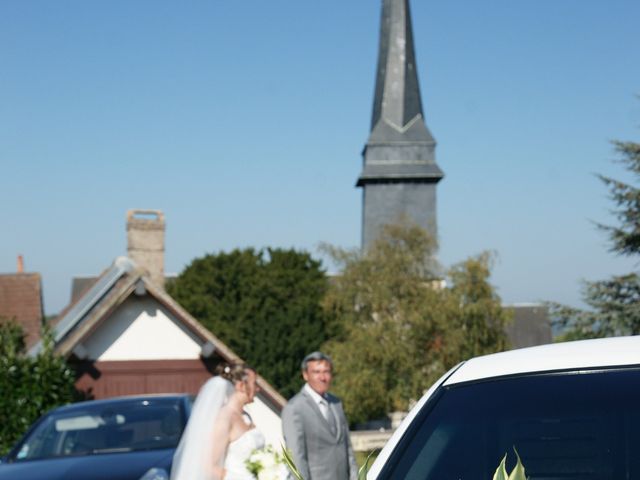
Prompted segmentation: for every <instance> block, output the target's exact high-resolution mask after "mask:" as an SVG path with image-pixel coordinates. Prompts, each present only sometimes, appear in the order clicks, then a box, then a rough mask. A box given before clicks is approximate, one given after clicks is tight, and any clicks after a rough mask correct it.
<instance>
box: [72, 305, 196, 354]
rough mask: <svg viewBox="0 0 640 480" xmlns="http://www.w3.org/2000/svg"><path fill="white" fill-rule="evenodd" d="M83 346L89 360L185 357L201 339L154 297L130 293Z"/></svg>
mask: <svg viewBox="0 0 640 480" xmlns="http://www.w3.org/2000/svg"><path fill="white" fill-rule="evenodd" d="M83 346H84V348H85V349H86V350H87V351H88V352H89V358H90V359H92V360H100V361H107V360H111V361H113V360H178V359H179V360H188V359H198V358H200V349H201V341H200V340H199V339H197V338H196V337H195V336H194V335H193V334H191V332H189V331H187V330H186V329H185V328H183V327H181V325H180V323H179V322H177V321H176V320H175V318H173V316H172V315H171V314H170V313H169V312H168V311H167V310H165V309H164V308H163V307H162V306H161V305H160V304H159V303H158V302H156V301H155V300H154V299H153V298H151V297H148V296H145V297H136V296H135V295H132V296H131V297H129V298H128V299H127V300H125V302H124V303H123V304H122V305H121V306H120V307H119V308H118V309H117V310H116V311H115V312H114V313H113V314H112V315H111V316H110V317H109V318H108V319H107V321H106V322H104V323H103V324H102V325H100V328H98V330H97V331H96V332H94V333H93V334H92V335H91V337H90V338H89V339H88V340H86V341H85V342H84V343H83Z"/></svg>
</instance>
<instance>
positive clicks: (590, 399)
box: [379, 369, 640, 480]
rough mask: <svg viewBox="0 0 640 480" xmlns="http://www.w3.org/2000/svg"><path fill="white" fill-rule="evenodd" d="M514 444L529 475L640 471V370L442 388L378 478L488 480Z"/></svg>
mask: <svg viewBox="0 0 640 480" xmlns="http://www.w3.org/2000/svg"><path fill="white" fill-rule="evenodd" d="M514 449H516V450H517V452H518V454H519V455H520V457H521V459H522V462H523V464H524V466H525V469H526V473H527V477H528V478H530V479H531V480H556V479H573V480H577V479H598V480H607V479H611V480H613V479H627V478H640V454H639V452H640V370H636V369H627V370H616V371H597V372H596V371H592V372H581V373H571V374H569V373H565V374H547V375H530V376H523V377H513V378H504V379H501V380H493V381H483V382H478V383H470V384H465V385H458V386H451V387H447V388H443V389H442V390H441V392H440V394H439V395H438V397H437V398H436V399H435V402H432V403H431V404H427V406H426V407H425V410H424V411H423V412H421V413H420V414H419V415H418V416H417V417H416V419H415V420H414V423H413V425H412V426H411V427H410V428H409V429H408V430H407V432H406V434H405V435H404V437H403V438H402V439H401V440H400V442H399V443H398V446H397V447H396V449H395V450H394V452H393V453H392V455H391V457H390V459H389V461H388V465H387V466H385V468H384V469H383V471H382V473H381V476H380V477H379V478H384V479H394V480H400V479H411V480H486V479H491V478H492V477H493V474H494V472H495V470H496V468H497V466H498V464H499V463H500V461H501V460H502V458H503V457H504V455H505V454H507V459H508V462H507V465H508V470H510V469H511V468H512V467H513V465H514V464H515V459H516V456H515V453H514Z"/></svg>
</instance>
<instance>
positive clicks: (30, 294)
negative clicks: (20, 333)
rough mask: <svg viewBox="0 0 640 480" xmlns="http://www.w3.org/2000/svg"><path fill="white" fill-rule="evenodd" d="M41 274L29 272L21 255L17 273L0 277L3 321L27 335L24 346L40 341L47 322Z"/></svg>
mask: <svg viewBox="0 0 640 480" xmlns="http://www.w3.org/2000/svg"><path fill="white" fill-rule="evenodd" d="M43 310H44V309H43V305H42V282H41V278H40V274H39V273H26V272H25V271H24V260H23V258H22V255H19V256H18V268H17V272H16V273H8V274H0V318H3V319H7V320H15V321H16V323H18V324H20V325H21V326H22V328H23V329H24V332H25V345H26V347H27V348H30V347H31V346H33V345H34V344H35V343H36V342H37V341H38V340H40V330H41V329H42V324H43V320H44V313H43Z"/></svg>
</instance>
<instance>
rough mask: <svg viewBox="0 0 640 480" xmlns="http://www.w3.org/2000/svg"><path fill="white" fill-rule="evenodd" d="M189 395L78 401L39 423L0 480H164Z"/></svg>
mask: <svg viewBox="0 0 640 480" xmlns="http://www.w3.org/2000/svg"><path fill="white" fill-rule="evenodd" d="M191 403H192V397H190V396H189V395H147V396H135V397H120V398H111V399H105V400H94V401H88V402H79V403H75V404H72V405H67V406H64V407H59V408H56V409H54V410H52V411H50V412H49V413H47V414H45V415H43V416H42V417H40V419H38V420H37V421H36V422H35V423H34V424H33V426H32V427H31V428H30V429H29V431H28V432H27V433H26V434H25V436H24V437H23V438H22V440H20V441H19V442H18V443H17V444H16V445H15V446H14V447H13V448H12V449H11V451H9V453H8V454H7V455H6V456H5V457H3V458H2V459H1V461H0V480H9V479H11V480H17V479H20V480H63V479H64V480H168V478H169V473H170V470H171V462H172V460H173V454H174V452H175V449H176V447H177V446H178V442H179V440H180V436H181V435H182V431H183V430H184V427H185V425H186V423H187V418H188V417H189V413H190V411H191Z"/></svg>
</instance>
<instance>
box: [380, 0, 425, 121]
mask: <svg viewBox="0 0 640 480" xmlns="http://www.w3.org/2000/svg"><path fill="white" fill-rule="evenodd" d="M422 116H423V115H422V100H421V98H420V86H419V84H418V73H417V72H416V59H415V52H414V48H413V33H412V31H411V13H410V11H409V4H408V1H407V0H399V1H396V0H385V1H383V2H382V21H381V25H380V51H379V56H378V70H377V78H376V92H375V98H374V101H373V116H372V119H371V129H372V130H373V129H374V127H375V126H376V124H377V123H378V122H379V121H380V119H381V118H382V119H384V121H386V122H388V123H390V124H391V125H392V126H394V127H396V129H402V128H404V127H405V126H406V125H407V124H408V123H409V122H411V121H413V120H414V119H416V117H420V118H421V117H422Z"/></svg>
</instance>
